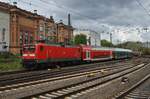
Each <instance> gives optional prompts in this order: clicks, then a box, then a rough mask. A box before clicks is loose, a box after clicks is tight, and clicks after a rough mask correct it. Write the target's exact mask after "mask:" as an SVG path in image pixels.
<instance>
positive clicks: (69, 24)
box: [68, 14, 71, 26]
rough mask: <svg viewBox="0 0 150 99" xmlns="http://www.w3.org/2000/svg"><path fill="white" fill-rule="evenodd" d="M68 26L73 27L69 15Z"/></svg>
mask: <svg viewBox="0 0 150 99" xmlns="http://www.w3.org/2000/svg"><path fill="white" fill-rule="evenodd" d="M68 26H71V19H70V14H68Z"/></svg>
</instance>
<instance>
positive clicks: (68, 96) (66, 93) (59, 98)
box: [25, 64, 144, 99]
mask: <svg viewBox="0 0 150 99" xmlns="http://www.w3.org/2000/svg"><path fill="white" fill-rule="evenodd" d="M142 66H144V64H141V65H138V66H136V67H129V68H124V69H117V70H116V72H113V73H111V74H109V75H105V76H101V77H97V78H94V79H91V80H87V81H84V82H81V83H78V84H73V85H71V86H67V87H64V88H60V89H56V90H53V91H49V92H46V93H42V94H38V95H35V96H31V97H29V98H34V99H39V98H40V99H49V98H50V99H72V98H75V97H78V96H80V95H81V94H82V93H86V91H91V90H93V89H95V88H97V87H99V86H100V85H102V84H105V83H107V82H110V81H111V80H113V79H116V78H119V77H122V76H124V75H126V74H128V73H131V72H133V71H136V70H138V69H140V68H142ZM25 98H26V97H25ZM27 98H28V97H27Z"/></svg>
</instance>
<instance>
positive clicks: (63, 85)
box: [0, 64, 144, 99]
mask: <svg viewBox="0 0 150 99" xmlns="http://www.w3.org/2000/svg"><path fill="white" fill-rule="evenodd" d="M143 66H144V64H140V65H137V66H135V65H131V64H128V66H127V64H126V65H125V64H124V65H122V66H121V65H120V66H116V67H113V68H112V67H105V68H101V69H100V68H99V69H97V70H93V71H91V72H82V73H78V74H69V75H68V76H61V77H55V78H49V79H45V80H40V81H33V82H29V83H22V84H17V85H13V86H5V87H0V90H1V91H0V97H1V98H3V97H4V98H8V99H9V98H10V97H11V98H12V97H14V98H31V97H35V96H36V97H38V98H39V97H40V98H42V97H43V98H44V97H48V96H47V95H49V98H50V96H51V97H52V96H53V97H52V98H60V99H62V98H64V97H67V96H68V95H73V94H77V93H79V92H81V91H84V90H87V89H90V88H94V87H96V86H98V85H99V84H103V83H106V82H108V81H111V80H113V79H115V78H116V77H121V76H123V75H125V74H128V73H130V72H132V71H136V70H138V69H140V68H142V67H143ZM62 90H64V94H62V93H63V91H62ZM67 90H68V91H67ZM60 92H62V93H61V94H60ZM67 92H69V93H67ZM45 95H46V96H45ZM54 96H55V97H54ZM56 96H57V97H56Z"/></svg>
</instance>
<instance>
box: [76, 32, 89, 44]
mask: <svg viewBox="0 0 150 99" xmlns="http://www.w3.org/2000/svg"><path fill="white" fill-rule="evenodd" d="M74 41H75V44H76V45H78V44H87V39H86V35H84V34H78V35H76V36H75V40H74Z"/></svg>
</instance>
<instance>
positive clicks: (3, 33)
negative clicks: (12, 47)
mask: <svg viewBox="0 0 150 99" xmlns="http://www.w3.org/2000/svg"><path fill="white" fill-rule="evenodd" d="M5 32H6V29H5V28H3V29H2V41H5Z"/></svg>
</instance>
